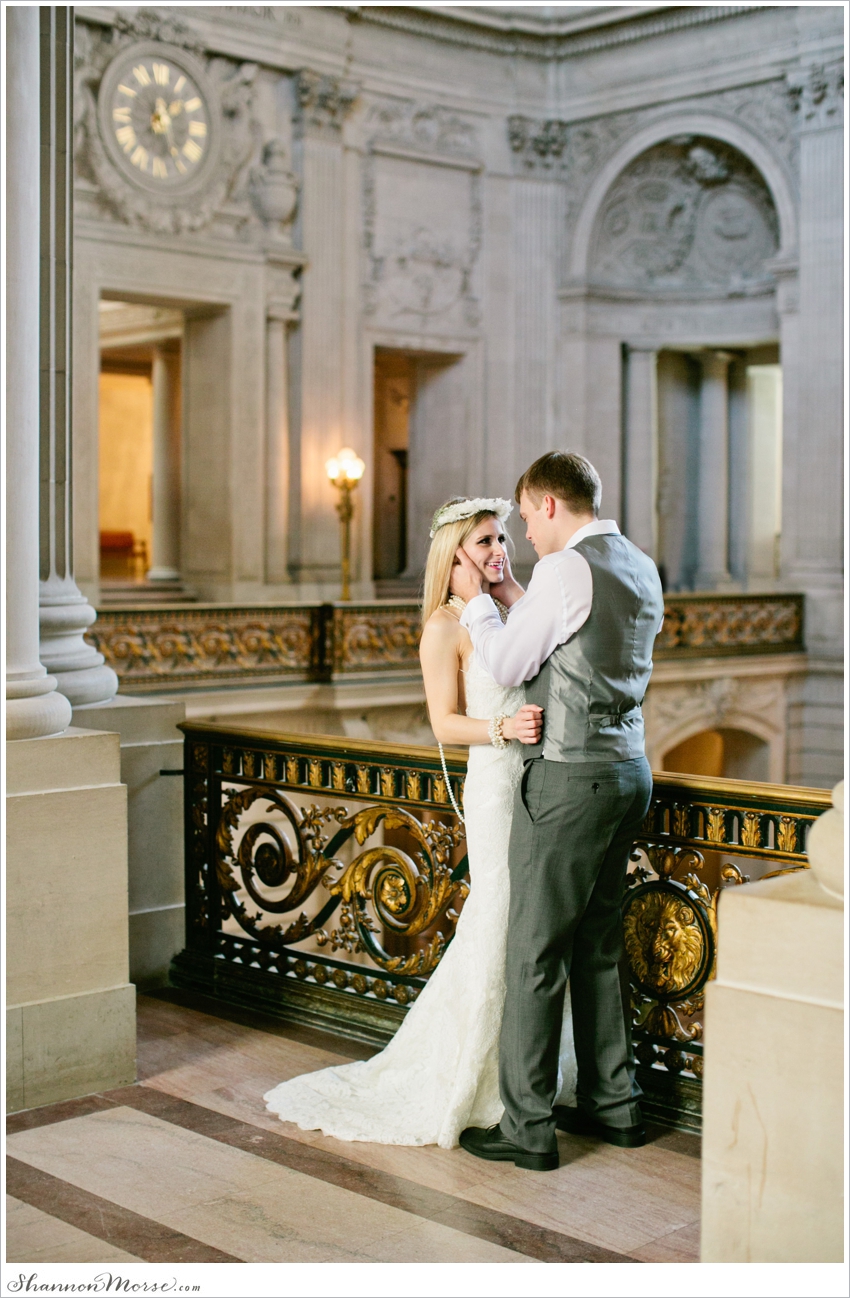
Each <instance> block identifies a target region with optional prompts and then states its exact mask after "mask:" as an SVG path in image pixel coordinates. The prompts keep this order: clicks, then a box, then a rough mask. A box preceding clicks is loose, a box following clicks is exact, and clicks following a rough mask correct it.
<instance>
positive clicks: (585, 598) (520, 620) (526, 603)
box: [460, 549, 593, 686]
mask: <svg viewBox="0 0 850 1298" xmlns="http://www.w3.org/2000/svg"><path fill="white" fill-rule="evenodd" d="M592 600H593V578H592V576H591V572H590V565H589V563H588V562H587V560H586V559H585V558H584V557H583V556H582V555H581V554H579V553H578V551H577V550H574V549H566V550H559V551H558V552H557V553H556V554H547V555H545V556H544V558H542V559H541V560H540V561H539V563H538V564H537V565H536V566H535V569H534V572H533V573H532V577H531V581H530V582H529V584H528V590H527V591H526V593H525V594H524V595H523V597H522V599H520V600H517V602H516V604H514V605H513V607H512V608H511V611H510V616H509V617H508V620H507V622H506V623H505V624H503V623H502V620H501V618H500V617H499V613H498V610H497V608H496V605H495V604H494V603H493V601H492V599H491V598H490V596H489V595H478V596H477V597H476V598H475V599H472V600H470V601H469V603H468V604H467V606H466V608H465V609H464V610H463V614H462V615H461V619H460V621H461V625H462V626H465V627H466V629H467V630H468V631H469V635H470V638H471V640H472V644H473V648H474V649H475V651H476V653H477V654H478V655H479V657H480V659H481V661H482V663H483V664H484V666H485V667H486V668H487V671H488V672H489V673H490V675H491V676H492V677H493V679H494V681H496V682H497V684H499V685H504V686H512V685H521V684H522V682H523V681H528V680H531V679H532V677H534V676H536V675H537V673H538V672H539V671H540V668H541V667H542V665H543V663H544V662H545V661H546V659H547V658H548V657H549V656H550V654H551V653H552V651H553V650H554V649H556V648H557V646H558V645H559V644H564V642H565V641H567V640H569V638H570V636H572V635H575V633H576V631H578V630H579V629H580V628H581V627H582V626H583V625H584V623H585V622H586V621H587V618H588V615H589V614H590V606H591V603H592Z"/></svg>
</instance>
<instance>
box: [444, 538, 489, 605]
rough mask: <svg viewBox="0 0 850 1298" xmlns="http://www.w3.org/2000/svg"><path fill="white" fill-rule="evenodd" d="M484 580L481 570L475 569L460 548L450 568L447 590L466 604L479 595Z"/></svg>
mask: <svg viewBox="0 0 850 1298" xmlns="http://www.w3.org/2000/svg"><path fill="white" fill-rule="evenodd" d="M483 583H484V578H483V576H482V573H481V569H480V568H478V567H476V565H475V564H474V563H473V562H472V560H471V559H470V557H469V555H468V554H467V553H466V551H465V550H464V549H463V548H462V547H460V546H459V547H458V549H457V550H456V551H455V564H454V567H453V568H452V575H451V580H450V582H449V589H450V590H451V593H452V594H453V595H459V596H460V598H461V599H462V600H465V601H466V603H467V604H468V603H469V601H470V600H471V599H475V597H476V595H480V594H481V590H482V586H483Z"/></svg>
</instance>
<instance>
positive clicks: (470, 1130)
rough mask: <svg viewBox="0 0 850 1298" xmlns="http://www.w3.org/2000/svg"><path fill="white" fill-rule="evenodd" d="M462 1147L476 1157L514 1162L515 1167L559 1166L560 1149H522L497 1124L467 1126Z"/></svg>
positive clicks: (538, 1169)
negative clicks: (491, 1125)
mask: <svg viewBox="0 0 850 1298" xmlns="http://www.w3.org/2000/svg"><path fill="white" fill-rule="evenodd" d="M460 1145H461V1149H465V1150H466V1152H467V1154H474V1155H475V1157H476V1158H486V1159H489V1160H490V1162H493V1163H513V1164H514V1166H515V1167H527V1168H528V1169H529V1170H530V1171H532V1172H554V1170H555V1168H556V1167H557V1166H558V1151H557V1149H553V1150H552V1152H551V1153H549V1154H535V1153H532V1151H531V1150H530V1149H522V1148H521V1147H520V1146H519V1145H515V1144H514V1142H513V1141H512V1140H508V1138H507V1136H505V1135H503V1134H502V1130H501V1128H500V1127H499V1125H498V1124H497V1125H496V1126H495V1127H487V1128H486V1129H485V1128H484V1127H467V1128H466V1130H465V1131H462V1132H461V1133H460Z"/></svg>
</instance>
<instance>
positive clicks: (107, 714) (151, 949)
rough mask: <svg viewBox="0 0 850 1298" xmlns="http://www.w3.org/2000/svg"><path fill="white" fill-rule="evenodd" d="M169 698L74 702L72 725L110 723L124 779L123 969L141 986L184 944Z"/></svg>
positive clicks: (160, 977)
mask: <svg viewBox="0 0 850 1298" xmlns="http://www.w3.org/2000/svg"><path fill="white" fill-rule="evenodd" d="M185 711H186V709H185V705H184V703H183V702H182V701H177V700H176V699H158V698H131V697H129V696H122V695H120V694H119V695H117V696H116V697H115V698H114V699H111V700H110V701H109V702H108V703H98V704H93V705H92V706H91V707H80V708H75V709H74V717H73V721H74V725H75V726H79V727H81V728H85V729H87V730H88V729H97V730H113V731H117V733H118V736H119V737H120V745H121V780H122V781H123V783H124V784H125V785H126V786H127V812H128V892H129V920H130V977H131V978H132V980H133V982H134V983H136V984H137V986H140V987H153V986H157V985H161V984H163V983H165V982H167V981H168V969H169V965H170V964H171V958H172V956H174V955H175V954H176V953H177V952H178V951H182V950H183V947H184V946H185V923H184V910H185V908H184V902H183V778H182V776H181V775H161V774H160V772H161V771H180V770H182V767H183V736H182V734H181V732H180V731H179V730H178V729H177V724H178V722H180V721H182V720H183V718H184V716H185Z"/></svg>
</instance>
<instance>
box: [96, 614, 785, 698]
mask: <svg viewBox="0 0 850 1298" xmlns="http://www.w3.org/2000/svg"><path fill="white" fill-rule="evenodd" d="M419 619H420V608H419V605H418V604H416V603H413V602H409V601H395V600H383V601H378V600H371V601H363V602H361V603H346V604H341V603H340V604H333V605H331V604H300V605H287V606H283V607H276V608H274V607H269V606H262V605H252V606H229V605H212V604H205V605H198V604H193V605H180V606H172V607H161V608H156V607H151V606H150V605H148V606H147V607H144V608H137V609H133V608H121V609H117V608H108V609H102V610H101V611H100V612H99V614H98V619H97V622H96V623H95V624H94V626H93V627H92V628H91V629H90V630H89V631H88V632H87V633H86V637H85V638H86V640H87V641H88V643H89V644H91V645H93V646H94V648H95V649H97V650H98V651H99V652H100V653H102V654H103V656H104V658H105V659H106V662H107V663H108V665H109V666H110V667H111V668H112V669H113V670H114V671H115V672H117V674H118V677H119V679H120V681H121V689H122V690H123V691H124V692H125V693H127V692H129V693H133V692H138V693H144V692H145V691H154V690H156V691H159V692H168V691H170V690H173V689H175V688H178V689H182V688H186V687H189V688H192V687H201V686H206V687H209V686H210V685H214V684H215V683H217V682H221V683H231V684H232V683H237V682H238V683H240V684H242V683H244V684H248V683H250V682H255V681H270V682H271V681H287V680H344V679H346V678H355V677H358V676H369V675H375V674H379V673H384V672H392V673H394V674H401V675H406V676H410V677H418V676H419V634H420V624H419ZM802 636H803V596H802V595H781V596H780V595H729V596H726V595H724V596H716V595H669V596H668V597H667V599H666V601H665V618H664V626H663V628H662V631H661V634H660V636H659V638H658V641H657V644H656V650H655V657H656V659H658V660H664V659H670V658H674V659H675V658H691V657H699V656H703V657H711V656H715V655H733V654H734V655H739V654H763V653H779V652H782V653H789V652H796V651H801V650H802V648H803V639H802Z"/></svg>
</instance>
